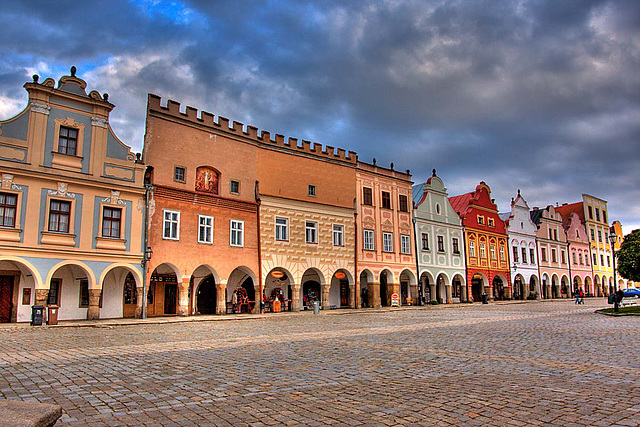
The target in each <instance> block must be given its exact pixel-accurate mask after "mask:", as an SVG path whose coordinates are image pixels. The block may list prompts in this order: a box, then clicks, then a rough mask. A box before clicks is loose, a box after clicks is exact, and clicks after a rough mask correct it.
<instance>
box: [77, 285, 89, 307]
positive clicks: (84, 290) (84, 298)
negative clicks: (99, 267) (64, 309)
mask: <svg viewBox="0 0 640 427" xmlns="http://www.w3.org/2000/svg"><path fill="white" fill-rule="evenodd" d="M79 306H80V308H83V307H89V281H88V280H85V279H82V280H80V304H79Z"/></svg>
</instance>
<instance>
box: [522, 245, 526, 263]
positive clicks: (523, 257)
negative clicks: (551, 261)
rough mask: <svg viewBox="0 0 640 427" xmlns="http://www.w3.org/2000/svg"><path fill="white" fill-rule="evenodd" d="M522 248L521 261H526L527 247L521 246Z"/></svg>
mask: <svg viewBox="0 0 640 427" xmlns="http://www.w3.org/2000/svg"><path fill="white" fill-rule="evenodd" d="M521 249H522V262H523V263H525V264H526V263H527V248H521Z"/></svg>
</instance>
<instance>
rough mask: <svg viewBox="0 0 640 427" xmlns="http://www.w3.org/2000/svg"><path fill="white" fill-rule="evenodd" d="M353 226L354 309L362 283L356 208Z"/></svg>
mask: <svg viewBox="0 0 640 427" xmlns="http://www.w3.org/2000/svg"><path fill="white" fill-rule="evenodd" d="M353 203H354V204H356V200H355V199H354V200H353ZM353 226H354V229H355V234H356V235H355V244H354V245H353V265H354V269H355V271H354V272H353V293H354V294H355V295H353V305H354V307H353V308H354V309H356V308H358V293H359V292H357V290H358V288H359V286H356V285H361V284H360V277H359V276H358V210H357V209H355V210H354V212H353ZM360 293H362V289H360Z"/></svg>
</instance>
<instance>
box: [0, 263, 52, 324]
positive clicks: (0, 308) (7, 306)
mask: <svg viewBox="0 0 640 427" xmlns="http://www.w3.org/2000/svg"><path fill="white" fill-rule="evenodd" d="M0 271H1V273H0V323H8V322H26V321H28V320H29V319H30V318H31V306H32V305H36V304H37V305H44V304H45V303H46V300H47V295H48V292H49V291H48V289H42V285H43V284H42V280H41V278H40V274H39V272H38V271H37V270H36V268H35V267H34V266H33V265H31V264H30V263H28V262H27V261H23V260H20V259H19V258H13V257H0Z"/></svg>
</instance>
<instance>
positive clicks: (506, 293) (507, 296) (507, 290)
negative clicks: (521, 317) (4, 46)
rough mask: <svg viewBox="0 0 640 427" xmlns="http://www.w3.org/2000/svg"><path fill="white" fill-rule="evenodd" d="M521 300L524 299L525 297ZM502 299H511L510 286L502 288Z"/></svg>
mask: <svg viewBox="0 0 640 427" xmlns="http://www.w3.org/2000/svg"><path fill="white" fill-rule="evenodd" d="M523 298H526V295H524V296H523ZM504 299H511V286H505V287H504Z"/></svg>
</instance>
